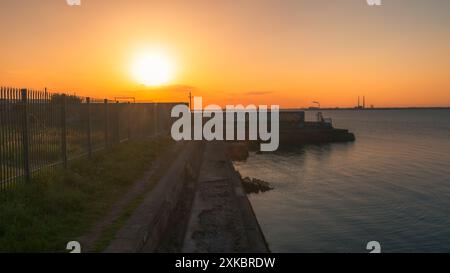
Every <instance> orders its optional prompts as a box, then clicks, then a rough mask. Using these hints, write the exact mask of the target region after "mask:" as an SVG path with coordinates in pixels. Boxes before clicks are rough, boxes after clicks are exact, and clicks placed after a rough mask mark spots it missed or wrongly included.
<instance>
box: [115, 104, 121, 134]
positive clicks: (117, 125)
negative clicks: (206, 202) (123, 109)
mask: <svg viewBox="0 0 450 273" xmlns="http://www.w3.org/2000/svg"><path fill="white" fill-rule="evenodd" d="M115 108H116V109H115V110H114V119H115V121H114V123H115V124H114V142H115V143H120V105H119V101H116V105H115Z"/></svg>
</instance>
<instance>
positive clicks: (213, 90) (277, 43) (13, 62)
mask: <svg viewBox="0 0 450 273" xmlns="http://www.w3.org/2000/svg"><path fill="white" fill-rule="evenodd" d="M449 14H450V1H447V0H384V1H383V6H381V7H370V6H368V5H367V3H366V1H365V0H342V1H338V0H272V1H264V0H242V1H233V0H204V1H198V0H197V1H188V0H183V1H176V0H171V1H167V0H165V1H152V0H82V5H81V6H80V7H71V6H68V5H67V3H66V1H65V0H1V1H0V34H1V36H0V37H2V39H1V40H2V41H1V43H0V85H2V86H14V87H27V88H35V89H43V88H44V87H48V88H49V90H50V91H67V92H71V93H76V94H78V95H85V96H93V97H99V98H103V97H108V98H113V97H115V96H134V97H136V98H137V99H138V100H148V101H186V100H187V94H188V92H189V91H192V92H193V94H194V95H197V96H203V98H204V102H205V103H215V104H219V105H225V104H238V103H239V104H250V103H253V104H279V105H281V107H284V108H295V107H308V106H311V105H312V101H320V103H321V104H322V107H335V106H339V107H349V106H354V105H355V104H356V103H357V96H358V95H360V96H363V95H365V96H366V100H367V104H368V105H370V104H373V105H375V106H376V107H393V106H450V50H449V49H450V16H449ZM143 52H156V53H155V54H161V55H162V56H164V57H165V58H168V59H169V60H170V62H171V71H170V74H171V75H170V80H169V81H168V82H166V83H164V85H159V86H153V87H151V86H146V85H143V84H142V82H139V80H136V78H135V77H134V76H133V73H132V70H133V68H132V67H133V62H136V59H139V58H142V57H141V56H143V54H145V53H143Z"/></svg>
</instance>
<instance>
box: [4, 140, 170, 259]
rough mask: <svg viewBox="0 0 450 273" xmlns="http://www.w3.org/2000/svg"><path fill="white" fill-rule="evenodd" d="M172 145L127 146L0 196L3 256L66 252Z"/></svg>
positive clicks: (151, 142) (139, 143) (145, 143)
mask: <svg viewBox="0 0 450 273" xmlns="http://www.w3.org/2000/svg"><path fill="white" fill-rule="evenodd" d="M169 145H170V140H168V139H158V140H145V141H144V140H142V141H133V142H128V143H124V144H121V145H118V146H117V147H115V148H112V149H111V150H107V151H103V152H99V153H98V154H95V155H94V157H93V158H92V159H80V160H76V161H73V162H70V164H69V169H68V170H66V171H64V170H58V171H52V172H51V174H40V175H38V176H37V177H36V178H34V179H33V180H32V182H31V183H27V184H22V185H18V186H17V188H16V189H13V190H10V191H8V192H6V193H0V252H63V251H66V250H65V247H66V244H67V242H69V241H73V240H77V238H79V237H80V236H81V235H82V234H83V233H85V232H86V231H87V230H88V229H89V227H90V226H91V225H92V224H93V223H94V222H95V221H96V220H98V219H99V218H100V217H101V216H102V215H104V214H105V213H106V212H107V211H108V208H109V207H110V206H111V205H112V204H113V203H114V201H116V200H117V199H118V198H119V197H120V196H121V194H123V193H124V192H125V191H126V190H127V188H128V187H129V186H131V185H132V184H133V182H134V181H135V180H136V179H138V178H139V177H140V176H141V175H142V174H143V173H144V171H145V170H146V169H148V167H149V165H150V164H151V162H152V161H153V160H154V159H155V158H156V157H157V156H158V155H159V154H160V153H161V152H162V151H163V150H165V149H166V148H167V147H168V146H169Z"/></svg>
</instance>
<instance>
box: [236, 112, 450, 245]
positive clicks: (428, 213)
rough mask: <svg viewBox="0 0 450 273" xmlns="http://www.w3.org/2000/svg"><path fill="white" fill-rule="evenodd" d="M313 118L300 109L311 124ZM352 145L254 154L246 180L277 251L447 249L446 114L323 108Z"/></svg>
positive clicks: (449, 138) (449, 155)
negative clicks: (262, 187)
mask: <svg viewBox="0 0 450 273" xmlns="http://www.w3.org/2000/svg"><path fill="white" fill-rule="evenodd" d="M314 114H315V112H312V111H311V112H307V114H306V116H307V118H309V119H311V120H312V119H314ZM324 116H326V117H332V118H333V122H334V125H335V127H337V128H346V129H350V130H351V131H352V132H354V133H355V135H356V138H357V139H356V142H354V143H344V144H326V145H320V146H317V145H316V146H314V145H310V146H305V147H303V148H296V149H295V150H292V151H289V152H277V153H275V154H251V156H250V158H249V159H248V160H247V162H243V163H236V168H237V169H238V170H239V171H240V172H241V174H242V175H243V176H249V177H254V178H259V179H262V180H265V181H268V182H270V183H271V184H272V185H273V186H274V188H275V190H273V191H271V192H267V193H263V194H258V195H250V197H249V198H250V201H251V203H252V205H253V208H254V210H255V213H256V215H257V218H258V221H259V223H260V224H261V227H262V229H263V232H264V234H265V236H266V239H267V241H268V243H269V245H270V248H271V250H272V251H274V252H368V251H367V250H366V244H367V242H369V241H378V242H380V243H381V247H382V251H383V252H450V110H389V111H370V110H368V111H324Z"/></svg>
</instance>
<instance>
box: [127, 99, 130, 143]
mask: <svg viewBox="0 0 450 273" xmlns="http://www.w3.org/2000/svg"><path fill="white" fill-rule="evenodd" d="M127 135H128V141H130V140H131V103H130V102H128V105H127Z"/></svg>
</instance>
